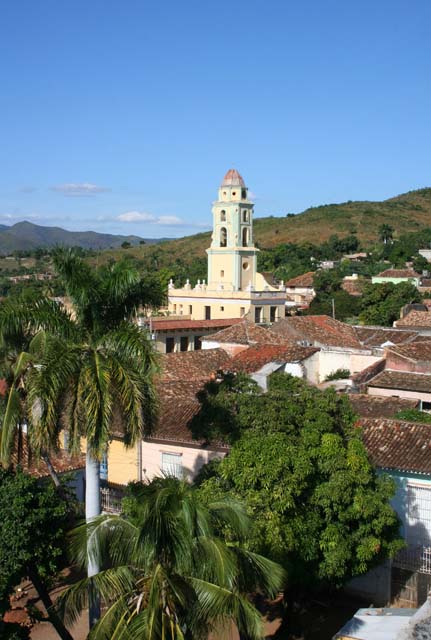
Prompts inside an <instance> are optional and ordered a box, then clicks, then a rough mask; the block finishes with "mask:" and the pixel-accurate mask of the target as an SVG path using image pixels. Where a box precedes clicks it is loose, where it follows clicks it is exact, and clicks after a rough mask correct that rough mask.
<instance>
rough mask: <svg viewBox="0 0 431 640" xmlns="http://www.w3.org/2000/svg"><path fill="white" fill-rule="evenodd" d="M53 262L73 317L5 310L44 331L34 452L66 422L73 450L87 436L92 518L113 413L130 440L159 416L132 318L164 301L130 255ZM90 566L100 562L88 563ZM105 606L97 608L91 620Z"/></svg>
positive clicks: (5, 321) (3, 319) (30, 385)
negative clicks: (92, 262) (100, 261)
mask: <svg viewBox="0 0 431 640" xmlns="http://www.w3.org/2000/svg"><path fill="white" fill-rule="evenodd" d="M54 265H55V267H56V270H57V272H58V275H59V278H60V279H61V280H62V282H63V284H64V286H65V289H66V292H67V294H68V296H69V297H70V298H71V300H72V302H73V306H74V316H73V317H72V316H69V315H68V314H67V313H65V312H64V310H63V309H62V308H60V307H59V306H58V305H56V303H54V302H51V301H50V300H43V299H42V300H39V301H37V302H33V304H29V303H28V304H25V305H23V304H22V303H21V302H20V301H19V300H17V301H9V303H8V304H6V305H3V307H2V308H1V310H0V329H1V330H2V332H3V334H4V335H13V332H14V331H15V332H18V331H21V332H24V328H25V330H26V331H28V332H29V333H30V334H31V333H34V335H37V336H40V335H41V331H42V330H44V333H43V340H44V344H43V349H42V352H41V355H40V357H39V360H38V366H37V367H33V368H31V369H30V370H29V372H28V376H27V380H26V384H27V389H28V392H27V403H28V415H29V417H30V421H31V422H30V432H29V435H30V443H31V445H32V450H33V452H34V454H35V455H40V454H41V452H42V451H49V450H50V448H52V447H53V446H55V445H56V443H57V440H58V434H59V430H60V429H61V427H63V428H64V429H65V430H66V432H67V434H68V441H69V446H70V449H71V451H72V452H75V451H78V450H79V448H80V440H81V438H82V437H85V438H86V449H87V458H86V518H87V520H91V519H92V518H94V517H96V516H98V515H99V514H100V460H101V458H102V456H103V455H104V454H106V453H107V449H108V443H109V439H110V437H111V430H112V425H113V422H114V420H116V421H117V425H118V426H119V425H121V426H122V428H123V432H124V442H125V444H126V446H130V445H133V444H134V443H135V442H136V440H137V439H138V438H139V437H141V435H142V434H143V433H144V431H146V430H147V431H149V430H150V429H151V426H152V424H153V422H154V418H155V413H156V402H155V396H154V388H153V385H152V376H153V372H154V370H155V364H156V362H155V353H154V350H153V347H152V344H151V342H150V340H149V339H148V337H147V335H146V334H145V333H144V332H143V331H141V330H140V329H139V327H138V326H137V325H136V324H135V323H133V322H131V320H132V319H133V318H134V317H135V315H136V313H137V311H138V309H139V307H140V306H141V305H145V304H146V305H158V304H159V303H160V301H161V290H160V286H158V285H157V283H156V281H151V280H149V279H148V280H142V279H141V276H140V275H139V272H138V271H137V270H135V269H132V268H131V267H130V266H129V265H128V264H127V263H126V262H118V263H115V264H113V265H108V266H105V267H101V268H99V269H97V270H94V269H92V268H91V267H90V266H89V265H88V264H86V263H85V262H84V261H83V260H82V259H81V258H79V257H77V256H76V255H75V254H74V252H73V251H68V250H62V251H58V252H57V253H56V254H55V256H54ZM89 571H90V574H91V573H97V571H98V567H97V566H92V565H91V563H90V564H89ZM97 617H98V607H97V603H96V602H95V604H94V607H90V620H91V622H93V621H95V620H96V619H97Z"/></svg>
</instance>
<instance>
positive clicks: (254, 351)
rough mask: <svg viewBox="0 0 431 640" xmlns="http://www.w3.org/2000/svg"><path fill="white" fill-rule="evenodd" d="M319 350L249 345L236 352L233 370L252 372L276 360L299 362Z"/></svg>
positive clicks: (293, 346)
mask: <svg viewBox="0 0 431 640" xmlns="http://www.w3.org/2000/svg"><path fill="white" fill-rule="evenodd" d="M317 351H319V349H318V348H316V347H301V346H299V345H269V344H266V345H259V346H256V347H250V348H249V349H245V350H244V351H241V352H240V353H238V354H237V355H236V356H235V357H234V358H233V359H232V369H233V371H243V372H244V373H254V372H256V371H259V369H261V368H262V367H263V366H264V365H265V364H268V363H270V362H276V363H280V364H284V363H286V362H301V361H302V360H305V359H306V358H309V357H310V356H312V355H313V354H315V353H316V352H317Z"/></svg>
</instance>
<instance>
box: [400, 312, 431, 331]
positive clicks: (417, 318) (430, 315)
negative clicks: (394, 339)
mask: <svg viewBox="0 0 431 640" xmlns="http://www.w3.org/2000/svg"><path fill="white" fill-rule="evenodd" d="M394 325H395V326H396V327H426V328H431V312H430V311H410V313H408V314H407V315H406V316H404V318H401V319H400V320H396V321H395V322H394Z"/></svg>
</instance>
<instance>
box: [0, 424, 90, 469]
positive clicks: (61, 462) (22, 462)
mask: <svg viewBox="0 0 431 640" xmlns="http://www.w3.org/2000/svg"><path fill="white" fill-rule="evenodd" d="M49 460H50V462H51V464H52V466H53V467H54V469H55V471H56V472H57V473H66V472H71V471H78V470H79V469H85V455H84V454H81V455H78V456H71V455H70V454H69V453H67V452H66V451H64V450H63V449H60V450H59V451H56V452H51V453H50V454H49ZM11 463H12V467H14V468H15V467H17V466H18V465H19V466H20V467H21V469H22V470H23V471H25V473H29V474H30V475H32V476H35V477H36V478H44V477H46V476H49V475H50V474H49V471H48V467H47V465H46V463H45V462H44V461H43V460H38V459H36V458H34V456H32V455H31V451H30V449H29V446H28V439H27V436H26V435H25V434H23V436H22V445H21V451H20V455H18V446H17V444H16V445H15V449H14V451H13V453H12V459H11Z"/></svg>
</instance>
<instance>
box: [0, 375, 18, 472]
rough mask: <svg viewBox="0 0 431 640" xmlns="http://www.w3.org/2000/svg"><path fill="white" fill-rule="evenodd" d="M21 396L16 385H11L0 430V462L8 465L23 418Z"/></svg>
mask: <svg viewBox="0 0 431 640" xmlns="http://www.w3.org/2000/svg"><path fill="white" fill-rule="evenodd" d="M21 411H22V404H21V398H20V395H19V392H18V390H17V389H16V387H15V385H13V386H12V387H10V389H9V393H8V398H7V403H6V409H5V412H4V415H3V420H2V425H1V430H0V462H1V464H3V465H5V466H8V465H9V464H10V460H11V454H12V451H13V447H14V444H15V438H16V435H17V427H18V423H19V421H20V418H21Z"/></svg>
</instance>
